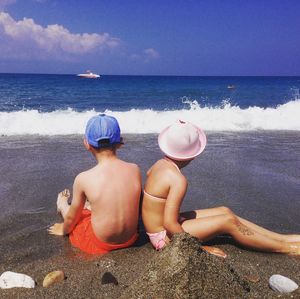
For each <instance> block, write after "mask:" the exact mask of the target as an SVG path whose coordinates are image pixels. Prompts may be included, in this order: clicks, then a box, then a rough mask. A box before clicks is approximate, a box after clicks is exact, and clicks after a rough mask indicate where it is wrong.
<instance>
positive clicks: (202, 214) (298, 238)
mask: <svg viewBox="0 0 300 299" xmlns="http://www.w3.org/2000/svg"><path fill="white" fill-rule="evenodd" d="M229 214H233V215H234V216H236V217H237V218H238V220H239V221H240V222H241V223H242V224H244V225H246V226H247V227H248V228H250V229H252V230H254V231H256V232H257V233H259V234H262V235H264V236H266V237H269V238H272V239H275V240H278V241H285V242H300V235H284V234H279V233H276V232H272V231H270V230H268V229H265V228H263V227H261V226H259V225H257V224H255V223H253V222H250V221H248V220H246V219H243V218H241V217H239V216H237V215H235V214H234V213H233V212H232V211H231V210H230V209H229V208H227V207H224V206H222V207H216V208H210V209H201V210H195V211H191V212H184V213H181V214H180V216H182V217H183V218H186V219H195V218H206V217H211V216H218V215H229Z"/></svg>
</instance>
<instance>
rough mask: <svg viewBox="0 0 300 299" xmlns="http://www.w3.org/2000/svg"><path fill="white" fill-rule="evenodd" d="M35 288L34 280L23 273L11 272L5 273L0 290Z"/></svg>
mask: <svg viewBox="0 0 300 299" xmlns="http://www.w3.org/2000/svg"><path fill="white" fill-rule="evenodd" d="M34 287H35V282H34V280H33V279H32V278H31V277H30V276H28V275H26V274H23V273H16V272H11V271H6V272H3V273H2V274H1V276H0V288H1V289H11V288H29V289H33V288H34Z"/></svg>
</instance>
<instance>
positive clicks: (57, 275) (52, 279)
mask: <svg viewBox="0 0 300 299" xmlns="http://www.w3.org/2000/svg"><path fill="white" fill-rule="evenodd" d="M64 279H65V274H64V272H63V271H60V270H59V271H53V272H50V273H48V274H47V275H46V276H45V278H44V280H43V287H44V288H47V287H49V286H51V285H53V284H54V283H57V282H60V281H63V280H64Z"/></svg>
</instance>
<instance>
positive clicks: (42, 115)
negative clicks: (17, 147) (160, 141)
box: [0, 99, 300, 135]
mask: <svg viewBox="0 0 300 299" xmlns="http://www.w3.org/2000/svg"><path fill="white" fill-rule="evenodd" d="M185 103H186V104H188V105H189V108H187V109H181V110H172V111H156V110H152V109H146V110H140V109H131V110H130V111H110V110H106V111H96V110H94V109H92V110H89V111H84V112H77V111H75V110H73V109H71V108H69V109H66V110H56V111H53V112H39V111H38V110H21V111H15V112H0V134H1V135H26V134H40V135H69V134H83V132H84V128H85V125H86V122H87V121H88V119H89V118H90V117H92V116H94V115H97V114H99V113H103V112H104V113H107V114H110V115H113V116H115V117H116V118H117V119H118V121H119V123H120V126H121V129H122V133H133V134H145V133H158V132H160V131H161V130H162V129H163V128H164V127H166V126H167V125H169V124H170V123H172V122H174V121H175V120H177V119H183V120H186V121H190V122H193V123H195V124H197V125H198V126H200V127H202V128H203V129H204V130H207V131H254V130H293V131H300V117H299V115H300V100H294V101H290V102H288V103H286V104H283V105H279V106H277V107H275V108H260V107H255V106H254V107H249V108H247V109H241V108H240V107H238V106H232V105H231V104H230V102H229V101H224V102H223V103H222V105H221V106H220V107H209V106H204V107H201V105H199V103H198V102H197V101H190V100H188V99H186V101H185Z"/></svg>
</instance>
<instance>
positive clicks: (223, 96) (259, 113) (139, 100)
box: [0, 74, 300, 136]
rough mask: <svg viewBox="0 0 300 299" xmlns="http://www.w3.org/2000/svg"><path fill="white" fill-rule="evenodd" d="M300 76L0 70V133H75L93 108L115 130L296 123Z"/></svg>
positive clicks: (299, 120)
mask: <svg viewBox="0 0 300 299" xmlns="http://www.w3.org/2000/svg"><path fill="white" fill-rule="evenodd" d="M299 89H300V77H180V76H105V75H103V76H101V78H100V79H86V78H79V77H77V76H76V75H42V74H0V134H1V135H4V136H12V135H34V134H38V135H44V136H49V135H50V136H51V135H70V134H82V133H83V131H84V127H85V124H86V122H87V120H88V119H89V118H90V117H91V116H94V115H97V114H99V113H107V114H110V115H113V116H115V117H116V118H117V119H118V120H119V122H120V126H121V130H122V133H125V134H126V133H129V134H147V133H158V132H160V131H161V130H162V129H163V128H164V127H165V126H167V125H169V124H170V123H172V122H173V121H175V120H177V119H182V120H186V121H191V122H193V123H195V124H197V125H199V126H200V127H202V128H203V129H204V130H206V131H218V132H222V131H232V132H236V131H239V132H242V131H258V130H275V131H278V130H287V131H299V130H300V94H299Z"/></svg>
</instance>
